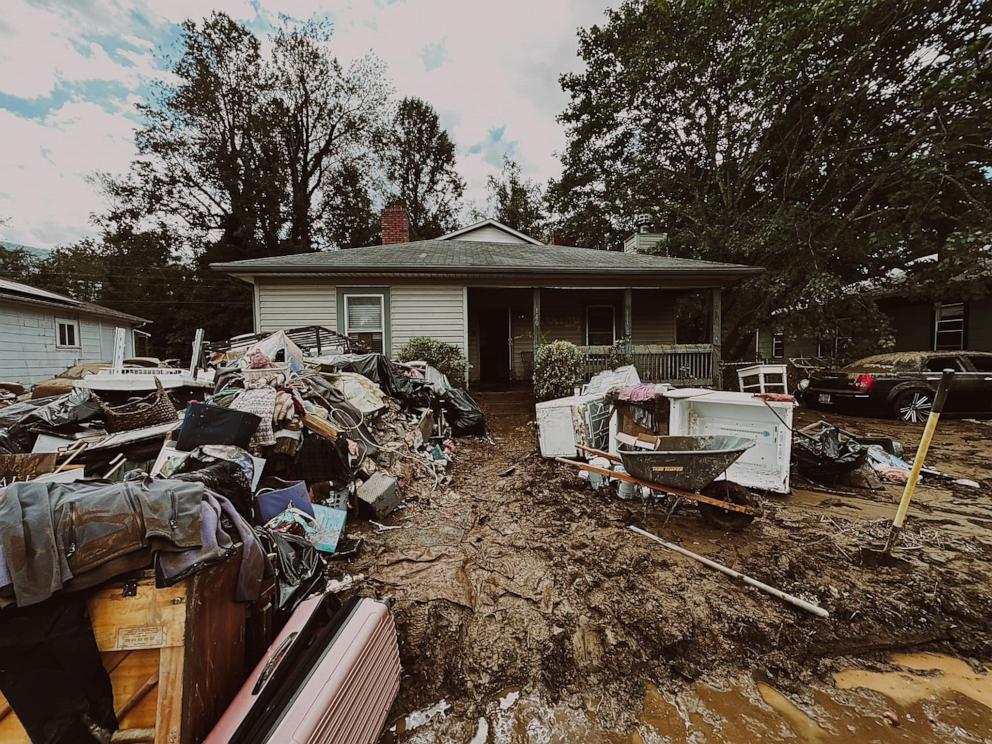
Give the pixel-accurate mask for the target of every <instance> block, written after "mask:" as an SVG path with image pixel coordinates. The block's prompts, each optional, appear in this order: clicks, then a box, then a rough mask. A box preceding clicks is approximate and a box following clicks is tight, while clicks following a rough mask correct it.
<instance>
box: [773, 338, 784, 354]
mask: <svg viewBox="0 0 992 744" xmlns="http://www.w3.org/2000/svg"><path fill="white" fill-rule="evenodd" d="M784 356H785V334H784V333H776V334H775V335H773V336H772V357H773V358H774V359H781V358H782V357H784Z"/></svg>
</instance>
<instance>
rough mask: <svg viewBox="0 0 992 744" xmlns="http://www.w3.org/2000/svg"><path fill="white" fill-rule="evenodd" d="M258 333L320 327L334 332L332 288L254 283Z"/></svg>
mask: <svg viewBox="0 0 992 744" xmlns="http://www.w3.org/2000/svg"><path fill="white" fill-rule="evenodd" d="M255 291H256V292H257V293H258V301H257V305H256V306H257V307H258V318H256V319H255V323H256V327H257V330H258V332H259V333H261V332H263V331H278V330H279V329H280V328H297V327H299V326H308V325H320V326H325V327H327V328H330V329H331V330H332V331H333V330H334V329H335V328H337V295H336V294H335V287H334V285H333V284H321V283H319V282H310V283H306V284H285V283H272V282H268V283H266V282H262V281H258V282H257V284H256V285H255Z"/></svg>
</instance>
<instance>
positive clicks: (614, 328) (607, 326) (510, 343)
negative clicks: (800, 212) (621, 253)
mask: <svg viewBox="0 0 992 744" xmlns="http://www.w3.org/2000/svg"><path fill="white" fill-rule="evenodd" d="M686 292H687V290H685V289H681V288H679V289H671V288H662V287H654V288H643V287H637V288H622V287H617V288H601V287H594V288H593V287H590V288H586V287H583V288H535V287H528V288H523V287H469V288H468V294H467V300H468V302H467V304H468V308H467V309H468V323H467V325H468V357H469V363H470V364H471V374H470V380H471V381H472V384H473V385H479V384H482V385H487V386H494V385H495V386H499V385H503V384H507V385H508V384H512V383H515V382H517V383H519V382H522V381H528V380H530V379H531V377H532V376H533V371H534V357H535V354H536V353H537V349H538V348H539V346H540V345H542V344H546V343H550V342H552V341H556V340H564V341H570V342H571V343H573V344H575V345H576V346H578V347H579V348H580V349H582V350H583V352H584V353H585V361H586V363H585V374H586V377H587V378H588V377H590V376H592V375H593V374H595V373H596V372H600V371H602V370H604V369H607V368H608V366H609V362H608V359H609V351H610V347H611V346H612V345H613V344H614V343H615V342H616V341H618V340H622V341H624V342H625V343H626V347H627V354H628V355H629V356H630V358H631V360H632V362H633V364H634V365H635V367H636V368H637V371H638V374H639V375H640V377H641V379H642V380H644V381H646V382H647V381H650V382H668V383H671V384H677V385H681V386H705V387H719V385H720V380H719V369H720V361H719V360H720V344H719V338H720V320H719V319H720V290H719V288H707V290H706V293H707V295H708V297H709V303H708V304H709V315H710V317H709V318H707V321H708V322H707V323H705V324H704V325H706V327H707V329H708V331H709V338H708V339H706V342H704V343H679V338H678V335H679V334H678V330H677V327H676V326H677V323H676V300H677V299H678V297H679V296H680V295H681V294H685V293H686ZM714 338H715V339H717V342H716V343H715V344H714V343H713V342H712V339H714ZM714 372H716V375H714Z"/></svg>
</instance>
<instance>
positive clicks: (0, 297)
mask: <svg viewBox="0 0 992 744" xmlns="http://www.w3.org/2000/svg"><path fill="white" fill-rule="evenodd" d="M148 322H149V321H147V320H145V319H144V318H139V317H137V316H136V315H129V314H127V313H122V312H119V311H118V310H112V309H111V308H109V307H103V306H102V305H96V304H94V303H92V302H84V301H83V300H76V299H73V298H72V297H67V296H65V295H62V294H58V293H56V292H49V291H47V290H44V289H39V288H37V287H31V286H29V285H27V284H22V283H20V282H15V281H11V280H9V279H4V278H3V277H0V382H17V383H20V384H21V385H25V386H27V385H33V384H34V383H36V382H40V381H42V380H45V379H47V378H49V377H52V376H53V375H56V374H58V373H60V372H62V371H64V370H66V369H68V368H69V367H73V366H75V365H77V364H79V363H80V362H84V361H85V362H90V361H109V360H110V359H112V358H113V353H114V331H115V329H117V328H126V329H128V333H127V334H125V348H124V356H125V357H130V356H134V347H135V343H134V341H135V333H141V331H138V330H137V329H138V328H140V327H141V326H144V325H146V324H147V323H148ZM145 335H147V334H145Z"/></svg>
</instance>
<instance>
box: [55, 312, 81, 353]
mask: <svg viewBox="0 0 992 744" xmlns="http://www.w3.org/2000/svg"><path fill="white" fill-rule="evenodd" d="M55 338H56V346H58V347H59V348H60V349H78V348H79V324H78V323H77V322H76V321H74V320H66V319H64V318H56V320H55Z"/></svg>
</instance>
